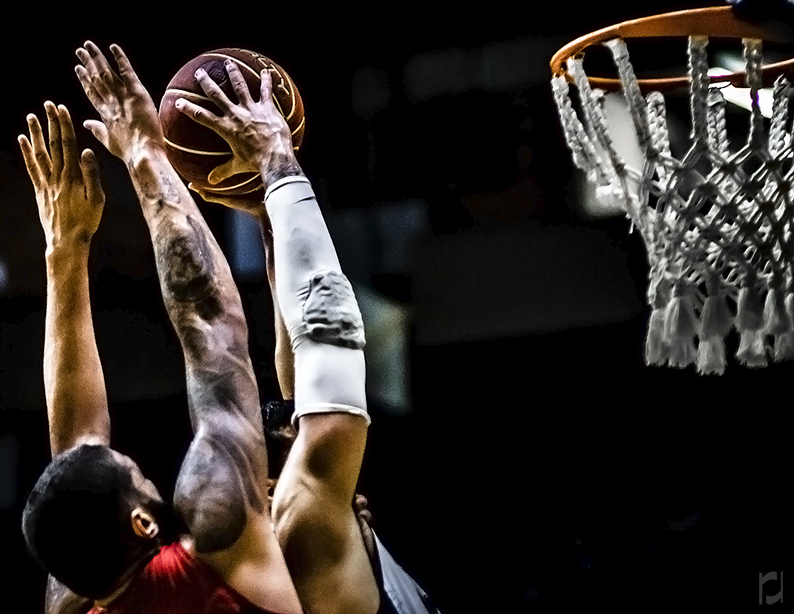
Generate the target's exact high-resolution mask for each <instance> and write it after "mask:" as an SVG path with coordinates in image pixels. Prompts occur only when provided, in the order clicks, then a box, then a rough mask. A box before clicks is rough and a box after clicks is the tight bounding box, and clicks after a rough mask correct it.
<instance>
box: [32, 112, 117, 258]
mask: <svg viewBox="0 0 794 614" xmlns="http://www.w3.org/2000/svg"><path fill="white" fill-rule="evenodd" d="M45 110H46V113H47V119H48V127H49V149H48V148H47V145H46V144H45V141H44V134H43V131H42V129H41V125H40V123H39V120H38V118H37V117H36V116H35V115H29V116H28V126H29V128H30V139H28V138H27V137H25V136H21V137H20V138H19V144H20V147H21V149H22V155H23V157H24V159H25V166H26V167H27V170H28V174H29V175H30V178H31V180H32V182H33V188H34V190H35V193H36V203H37V204H38V208H39V219H40V221H41V225H42V228H43V229H44V235H45V239H46V241H47V246H48V248H55V247H58V246H61V245H67V246H68V245H73V244H75V243H76V242H83V243H85V242H87V241H88V240H90V238H91V237H92V236H93V235H94V233H95V232H96V231H97V229H98V227H99V222H100V220H101V219H102V210H103V208H104V205H105V194H104V192H103V191H102V187H101V185H100V183H99V171H98V167H97V163H96V159H95V158H94V154H93V152H92V151H90V150H86V151H84V152H83V154H82V156H81V157H80V158H79V159H78V155H77V148H76V142H75V135H74V126H73V125H72V121H71V117H70V116H69V112H68V111H67V110H66V108H65V107H63V106H61V107H59V108H57V109H56V107H55V105H54V104H52V103H51V102H47V103H46V104H45Z"/></svg>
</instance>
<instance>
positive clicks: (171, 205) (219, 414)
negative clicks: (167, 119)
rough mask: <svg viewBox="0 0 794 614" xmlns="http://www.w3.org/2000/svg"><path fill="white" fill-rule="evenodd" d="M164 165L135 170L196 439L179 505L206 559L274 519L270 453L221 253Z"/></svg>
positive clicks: (149, 162) (145, 164)
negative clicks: (268, 516) (253, 522)
mask: <svg viewBox="0 0 794 614" xmlns="http://www.w3.org/2000/svg"><path fill="white" fill-rule="evenodd" d="M166 164H167V163H166V162H165V161H164V160H162V159H161V158H160V159H158V158H151V159H144V160H141V161H140V162H139V164H138V165H137V166H136V167H135V168H133V169H132V174H133V183H134V184H135V185H136V189H137V190H138V193H139V197H140V199H141V204H142V209H143V213H144V217H145V218H146V221H147V224H148V226H149V230H150V234H151V237H152V246H153V249H154V254H155V262H156V265H157V271H158V276H159V279H160V287H161V291H162V295H163V300H164V303H165V306H166V309H167V311H168V314H169V317H170V319H171V322H172V324H173V326H174V329H175V330H176V332H177V335H178V336H179V339H180V343H181V345H182V349H183V352H184V355H185V371H186V377H187V394H188V405H189V409H190V417H191V422H192V425H193V428H194V431H195V438H194V440H193V442H192V443H191V446H190V449H189V451H188V453H187V455H186V457H185V460H184V461H183V463H182V467H181V469H180V473H179V477H178V479H177V484H176V488H175V493H174V503H175V506H176V508H177V510H178V511H179V513H180V515H181V516H182V517H183V520H184V521H185V523H186V524H187V526H188V527H189V529H190V532H191V535H192V536H193V538H194V540H195V544H196V549H197V550H198V551H199V552H217V551H219V550H224V549H226V548H228V547H230V546H232V545H233V544H234V543H235V542H236V541H237V540H238V538H239V537H240V535H241V534H242V532H243V529H244V528H245V525H246V522H247V518H248V515H249V514H250V513H252V512H253V513H257V514H263V513H267V510H266V501H267V486H266V480H265V478H266V477H267V453H266V448H265V440H264V429H263V427H262V417H261V413H260V410H259V391H258V388H257V383H256V377H255V375H254V371H253V366H252V364H251V358H250V355H249V352H248V327H247V325H246V322H245V316H244V313H243V309H242V304H241V301H240V297H239V294H238V291H237V287H236V285H235V283H234V280H233V278H232V275H231V271H230V269H229V266H228V263H227V262H226V260H225V258H224V256H223V253H222V252H221V249H220V247H219V246H218V244H217V243H216V241H215V239H214V237H213V236H212V233H211V231H210V229H209V228H208V227H207V225H206V223H205V222H204V220H203V219H202V218H201V214H200V213H199V210H198V208H197V207H196V205H195V203H194V201H193V200H192V198H190V196H189V194H188V193H187V192H186V189H185V188H184V186H182V185H181V183H180V184H179V185H176V183H175V181H176V180H177V177H176V176H175V175H174V173H173V171H172V169H171V168H170V166H165V165H166Z"/></svg>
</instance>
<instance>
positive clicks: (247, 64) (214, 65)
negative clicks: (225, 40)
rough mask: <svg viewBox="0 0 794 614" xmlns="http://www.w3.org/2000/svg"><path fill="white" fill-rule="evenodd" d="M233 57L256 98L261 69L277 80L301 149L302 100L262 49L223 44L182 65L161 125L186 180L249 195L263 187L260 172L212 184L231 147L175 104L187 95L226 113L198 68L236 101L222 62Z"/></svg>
mask: <svg viewBox="0 0 794 614" xmlns="http://www.w3.org/2000/svg"><path fill="white" fill-rule="evenodd" d="M229 59H231V60H233V61H234V62H236V63H237V65H238V66H239V68H240V71H241V72H242V74H243V76H244V78H245V81H246V83H247V84H248V89H249V90H250V91H251V96H252V97H253V99H254V100H258V99H259V92H260V84H261V79H260V73H261V72H262V70H263V69H267V70H268V72H269V73H270V75H271V76H272V78H273V102H274V103H275V105H276V108H277V109H278V110H279V112H281V114H282V115H283V116H284V118H285V119H286V120H287V125H288V126H289V128H290V131H291V133H292V146H293V147H294V148H295V150H296V151H297V149H298V148H299V147H300V145H301V143H302V142H303V131H304V126H305V117H304V114H303V101H302V100H301V97H300V94H299V93H298V89H297V88H296V87H295V84H294V83H293V81H292V79H291V78H290V76H289V75H288V74H287V73H286V71H284V69H283V68H281V67H280V66H279V65H278V64H276V63H275V62H273V61H272V60H271V59H269V58H267V57H265V56H264V55H262V54H261V53H257V52H255V51H249V50H246V49H233V48H224V49H216V50H214V51H208V52H206V53H202V54H201V55H199V56H197V57H195V58H193V59H192V60H190V61H189V62H187V63H186V64H185V65H184V66H182V68H180V69H179V71H178V72H177V73H176V74H175V75H174V77H173V78H172V79H171V81H170V82H169V83H168V86H167V87H166V90H165V93H164V94H163V98H162V100H161V101H160V108H159V115H160V123H161V125H162V127H163V133H164V135H165V140H166V147H167V152H168V158H169V160H170V161H171V164H172V165H173V166H174V169H175V170H176V172H177V173H179V175H180V176H181V177H182V178H183V179H185V180H186V181H188V182H192V183H193V184H194V185H196V186H198V187H200V188H203V189H204V190H206V191H207V192H212V193H214V194H218V195H222V196H250V195H252V194H254V193H256V192H258V191H260V190H261V189H262V179H261V177H260V175H259V174H258V173H245V174H239V175H235V176H234V177H229V178H228V179H225V180H224V181H222V182H220V183H217V184H215V185H212V184H210V183H209V181H208V180H207V176H208V175H209V172H210V171H211V170H212V169H213V168H215V167H216V166H219V165H221V164H223V163H225V162H226V161H228V160H230V159H231V157H232V153H231V149H230V148H229V145H228V144H227V143H226V141H225V140H223V138H221V137H220V136H218V135H217V134H216V133H215V132H213V131H212V130H210V129H209V128H206V127H204V126H201V125H200V124H198V123H196V122H195V121H194V120H193V119H191V118H190V117H188V116H187V115H185V114H184V113H182V112H181V111H179V110H178V109H177V108H176V106H175V104H176V101H177V100H179V99H180V98H184V99H186V100H190V101H191V102H193V103H195V104H198V105H201V106H202V107H204V108H206V109H208V110H210V111H212V112H213V113H215V114H216V115H221V114H222V113H221V111H220V109H219V108H218V107H217V106H216V105H215V104H214V103H213V102H212V101H211V100H210V99H209V98H208V97H207V96H206V95H205V94H204V90H202V89H201V85H199V83H198V81H197V80H196V77H195V72H196V70H198V69H199V68H203V69H204V70H205V71H206V72H207V74H208V75H209V76H210V78H211V79H212V80H213V81H214V82H215V83H217V84H218V86H219V87H220V88H221V89H222V90H223V92H224V93H225V94H226V95H227V96H228V97H229V99H230V100H231V101H232V102H235V103H236V102H238V100H237V96H236V95H235V93H234V89H233V88H232V84H231V81H230V80H229V76H228V74H227V73H226V68H225V67H224V62H225V61H226V60H229Z"/></svg>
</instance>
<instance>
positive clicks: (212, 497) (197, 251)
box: [76, 43, 299, 611]
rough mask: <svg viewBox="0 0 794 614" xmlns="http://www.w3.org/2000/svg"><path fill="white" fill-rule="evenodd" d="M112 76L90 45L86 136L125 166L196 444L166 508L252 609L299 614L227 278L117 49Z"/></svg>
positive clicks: (83, 52) (85, 61)
mask: <svg viewBox="0 0 794 614" xmlns="http://www.w3.org/2000/svg"><path fill="white" fill-rule="evenodd" d="M111 51H112V52H113V55H114V57H115V59H116V62H117V65H118V68H119V71H118V74H117V73H116V72H115V71H114V70H113V69H112V68H111V67H110V66H109V64H108V62H107V60H106V58H105V57H104V55H103V54H102V53H101V51H100V50H99V49H98V48H97V47H96V46H95V45H93V44H92V43H86V45H85V47H84V48H81V49H79V50H78V57H79V58H80V61H81V62H82V66H78V67H77V68H76V71H77V74H78V77H79V78H80V81H81V84H82V85H83V89H84V90H85V92H86V94H87V95H88V98H89V100H90V101H91V102H92V104H93V105H94V107H95V108H96V109H97V111H98V112H99V114H100V117H101V119H102V121H101V122H97V121H91V122H87V124H86V125H87V127H88V128H89V129H90V130H91V131H92V133H93V134H94V135H95V136H96V137H97V138H98V139H99V140H100V141H101V142H102V143H103V144H104V145H105V146H106V147H107V148H108V150H109V151H111V153H114V154H115V155H117V156H118V157H120V158H121V159H122V161H123V162H124V163H125V164H126V166H127V168H128V170H129V173H130V177H131V179H132V184H133V187H134V188H135V191H136V192H137V194H138V198H139V200H140V204H141V209H142V211H143V215H144V218H145V220H146V223H147V225H148V228H149V232H150V235H151V239H152V246H153V248H154V255H155V262H156V266H157V272H158V276H159V279H160V287H161V291H162V295H163V301H164V303H165V307H166V309H167V311H168V315H169V317H170V320H171V323H172V324H173V326H174V329H175V331H176V333H177V336H178V337H179V341H180V343H181V346H182V350H183V353H184V357H185V370H186V377H187V394H188V405H189V409H190V418H191V423H192V426H193V430H194V434H195V437H194V439H193V442H192V443H191V446H190V450H189V451H188V453H187V455H186V457H185V460H184V461H183V464H182V468H181V470H180V474H179V478H178V480H177V484H176V489H175V497H174V500H175V505H176V507H177V509H178V511H179V512H180V513H181V515H182V516H183V517H184V519H185V521H186V523H187V525H188V527H189V528H190V532H191V536H192V537H193V539H194V542H195V549H196V552H197V554H198V555H199V556H200V557H201V558H202V559H203V560H205V561H206V562H207V563H209V564H210V565H211V566H212V567H213V568H214V569H215V570H216V571H218V572H219V573H220V574H221V576H222V577H223V578H224V580H225V581H226V582H227V583H228V584H229V585H231V586H232V587H233V588H235V589H236V590H238V592H240V593H241V594H243V595H244V596H246V597H247V598H248V599H249V600H251V601H253V602H254V603H256V604H258V605H260V606H262V607H267V608H268V609H274V610H277V611H295V610H297V609H298V607H299V604H298V601H297V596H296V595H295V593H294V588H293V587H292V583H291V581H290V579H289V575H288V572H287V570H286V566H285V565H284V561H283V557H282V555H281V552H280V550H279V549H278V544H277V542H276V541H275V535H274V534H273V532H272V526H271V523H270V516H269V510H268V509H267V505H266V503H267V487H268V484H267V454H266V448H265V440H264V432H263V427H262V418H261V413H260V408H259V393H258V388H257V383H256V379H255V377H254V371H253V366H252V363H251V360H250V357H249V354H248V328H247V324H246V321H245V317H244V312H243V308H242V304H241V301H240V297H239V293H238V291H237V288H236V285H235V283H234V280H233V279H232V276H231V271H230V269H229V266H228V264H227V262H226V259H225V258H224V256H223V254H222V252H221V250H220V247H219V246H218V244H217V242H216V241H215V239H214V237H213V235H212V233H211V231H210V229H209V228H208V227H207V225H206V223H205V221H204V219H203V217H202V216H201V214H200V212H199V210H198V208H197V206H196V204H195V202H194V201H193V200H192V198H191V196H190V194H189V192H188V190H187V188H186V187H185V186H184V184H183V183H182V181H181V179H180V178H179V176H178V175H177V174H176V172H175V171H174V169H173V167H172V166H171V164H170V163H169V161H168V158H167V156H166V149H165V139H164V138H163V134H162V129H161V128H160V124H159V119H158V117H157V111H156V108H155V106H154V103H153V102H152V100H151V97H150V96H149V94H148V92H147V91H146V89H145V88H144V87H143V85H142V84H141V82H140V80H139V79H138V77H137V75H136V74H135V72H134V70H133V69H132V67H131V65H130V63H129V60H128V59H127V57H126V56H125V55H124V53H123V52H122V51H121V49H120V48H119V47H118V46H115V45H114V46H112V47H111Z"/></svg>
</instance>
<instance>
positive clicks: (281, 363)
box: [260, 203, 295, 400]
mask: <svg viewBox="0 0 794 614" xmlns="http://www.w3.org/2000/svg"><path fill="white" fill-rule="evenodd" d="M264 208H265V205H264V203H262V210H263V215H262V216H261V218H260V222H261V224H260V229H261V231H262V243H263V245H264V251H265V266H266V270H267V282H268V285H269V286H270V295H271V296H272V297H273V321H274V329H275V337H276V343H275V351H274V363H275V367H276V379H277V380H278V385H279V389H280V390H281V396H282V398H283V399H285V400H286V399H293V398H294V397H295V354H294V352H293V351H292V342H291V341H290V338H289V331H287V325H286V324H285V323H284V316H283V314H282V313H281V307H279V304H278V294H277V292H276V268H275V263H274V260H273V233H272V232H270V229H269V226H270V222H269V221H267V215H265V214H264Z"/></svg>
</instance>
